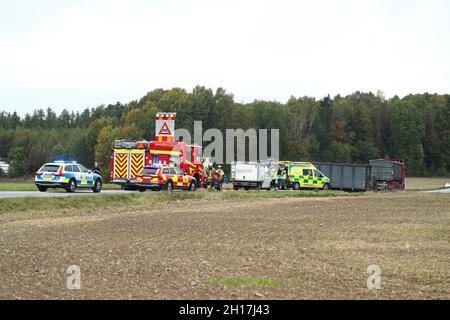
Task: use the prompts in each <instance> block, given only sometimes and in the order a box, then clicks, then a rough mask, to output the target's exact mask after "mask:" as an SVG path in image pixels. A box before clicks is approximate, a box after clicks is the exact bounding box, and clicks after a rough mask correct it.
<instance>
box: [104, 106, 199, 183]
mask: <svg viewBox="0 0 450 320" xmlns="http://www.w3.org/2000/svg"><path fill="white" fill-rule="evenodd" d="M175 119H176V113H157V114H156V116H155V120H156V126H155V128H156V130H155V131H156V132H155V140H154V141H146V140H140V141H136V140H126V139H122V140H115V141H114V142H113V143H112V145H111V157H110V182H111V183H114V184H118V185H120V186H121V187H122V188H123V189H125V190H138V188H139V184H138V181H137V178H138V177H142V175H143V170H144V167H146V166H151V165H171V166H174V167H175V168H177V170H178V171H180V172H181V173H185V174H188V175H190V176H192V177H194V179H195V183H196V186H195V187H196V188H198V187H202V186H203V185H204V184H205V175H204V170H203V163H202V162H201V147H200V146H197V145H190V144H186V143H184V142H179V141H175V130H174V129H175Z"/></svg>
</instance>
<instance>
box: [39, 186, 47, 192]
mask: <svg viewBox="0 0 450 320" xmlns="http://www.w3.org/2000/svg"><path fill="white" fill-rule="evenodd" d="M37 188H38V190H39V191H40V192H45V191H47V187H42V186H38V187H37Z"/></svg>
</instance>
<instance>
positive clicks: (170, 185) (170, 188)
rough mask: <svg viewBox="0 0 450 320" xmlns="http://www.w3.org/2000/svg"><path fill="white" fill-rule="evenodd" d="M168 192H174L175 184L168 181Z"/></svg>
mask: <svg viewBox="0 0 450 320" xmlns="http://www.w3.org/2000/svg"><path fill="white" fill-rule="evenodd" d="M166 190H167V191H169V192H171V191H172V190H173V183H172V181H170V180H169V181H168V182H167V184H166Z"/></svg>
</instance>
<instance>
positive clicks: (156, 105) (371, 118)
mask: <svg viewBox="0 0 450 320" xmlns="http://www.w3.org/2000/svg"><path fill="white" fill-rule="evenodd" d="M158 111H165V112H168V111H173V112H177V120H176V128H185V129H189V130H193V122H194V120H201V121H203V130H206V129H208V128H218V129H220V130H222V131H223V132H225V129H238V128H242V129H244V130H246V129H248V128H255V129H280V158H281V159H283V160H292V161H294V160H295V161H300V160H313V161H327V162H347V163H367V162H368V160H369V159H373V158H400V159H404V160H405V161H406V165H407V169H408V174H409V175H411V176H444V175H449V173H450V95H437V94H427V93H425V94H415V95H408V96H406V97H404V98H399V97H397V96H395V97H393V98H390V99H386V98H385V97H384V96H383V94H382V93H381V92H378V93H377V94H373V93H362V92H355V93H353V94H351V95H348V96H345V97H343V96H340V95H338V96H335V97H330V96H327V97H324V98H323V99H320V100H317V99H315V98H312V97H307V96H304V97H294V96H292V97H291V98H290V99H289V100H288V101H287V102H286V103H280V102H277V101H260V100H255V101H253V102H251V103H239V102H236V101H235V99H234V96H233V94H231V93H228V92H226V91H225V90H224V89H222V88H219V89H217V90H216V91H214V90H211V89H209V88H205V87H200V86H198V87H196V88H194V89H193V90H192V92H187V91H186V90H184V89H180V88H173V89H171V90H163V89H157V90H154V91H151V92H149V93H148V94H147V95H145V96H144V97H143V98H141V99H139V100H135V101H131V102H129V103H127V104H121V103H116V104H114V105H107V106H105V105H102V106H98V107H96V108H87V109H85V110H84V111H81V112H79V111H77V112H74V111H68V110H64V111H62V112H61V114H59V115H58V114H56V113H55V112H54V111H53V110H52V109H51V108H47V109H36V110H35V111H34V112H33V113H32V114H27V115H25V116H24V117H19V116H18V115H17V113H8V112H1V113H0V158H2V159H6V160H7V161H9V163H10V166H11V167H10V172H9V175H10V176H11V177H20V176H23V175H30V174H32V173H34V172H35V171H36V170H37V169H39V167H40V166H41V165H42V164H43V163H44V162H46V161H51V160H55V159H57V158H64V159H71V160H78V161H80V162H81V163H83V164H86V165H87V166H91V167H92V165H93V163H94V160H96V161H98V162H99V164H100V166H101V168H102V171H103V172H109V157H110V146H111V142H112V141H113V140H114V139H146V140H151V139H153V138H154V126H155V123H154V115H155V113H156V112H158ZM0 174H2V173H1V172H0Z"/></svg>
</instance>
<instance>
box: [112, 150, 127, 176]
mask: <svg viewBox="0 0 450 320" xmlns="http://www.w3.org/2000/svg"><path fill="white" fill-rule="evenodd" d="M127 162H128V154H126V153H116V160H115V166H114V176H115V177H116V178H126V177H127V164H128V163H127Z"/></svg>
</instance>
